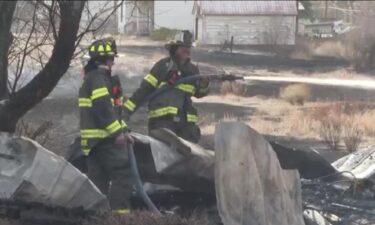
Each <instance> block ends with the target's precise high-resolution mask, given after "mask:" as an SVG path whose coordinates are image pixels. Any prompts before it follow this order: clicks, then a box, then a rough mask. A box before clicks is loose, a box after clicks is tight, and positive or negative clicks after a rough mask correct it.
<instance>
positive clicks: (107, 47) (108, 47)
mask: <svg viewBox="0 0 375 225" xmlns="http://www.w3.org/2000/svg"><path fill="white" fill-rule="evenodd" d="M105 50H106V51H107V52H111V51H112V48H111V45H110V44H107V45H106V46H105Z"/></svg>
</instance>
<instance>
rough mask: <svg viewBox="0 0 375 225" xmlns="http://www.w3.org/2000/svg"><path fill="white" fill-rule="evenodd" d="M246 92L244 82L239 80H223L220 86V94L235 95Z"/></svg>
mask: <svg viewBox="0 0 375 225" xmlns="http://www.w3.org/2000/svg"><path fill="white" fill-rule="evenodd" d="M246 92H247V87H246V84H245V83H244V82H239V81H224V82H223V83H222V84H221V87H220V94H221V95H228V94H233V95H236V96H245V95H246Z"/></svg>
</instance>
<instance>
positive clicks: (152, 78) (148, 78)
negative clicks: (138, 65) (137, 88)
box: [144, 73, 158, 87]
mask: <svg viewBox="0 0 375 225" xmlns="http://www.w3.org/2000/svg"><path fill="white" fill-rule="evenodd" d="M144 80H145V81H147V82H148V83H149V84H151V85H152V86H153V87H156V86H157V85H158V79H157V78H156V77H155V76H154V75H152V74H150V73H149V74H147V75H146V76H145V78H144Z"/></svg>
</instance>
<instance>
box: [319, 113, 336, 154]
mask: <svg viewBox="0 0 375 225" xmlns="http://www.w3.org/2000/svg"><path fill="white" fill-rule="evenodd" d="M320 122H321V123H320V132H319V134H320V137H321V138H323V140H324V143H326V145H327V146H328V147H330V148H331V149H333V150H338V148H339V144H340V140H341V133H342V121H341V120H340V119H334V118H330V119H324V120H321V121H320Z"/></svg>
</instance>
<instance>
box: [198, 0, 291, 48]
mask: <svg viewBox="0 0 375 225" xmlns="http://www.w3.org/2000/svg"><path fill="white" fill-rule="evenodd" d="M193 13H194V15H195V17H196V20H195V38H196V39H197V40H198V42H199V43H200V44H208V45H222V44H224V42H226V41H227V42H229V41H230V40H231V37H233V39H234V44H235V45H293V44H294V43H295V35H296V25H297V1H195V3H194V8H193Z"/></svg>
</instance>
